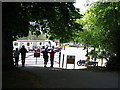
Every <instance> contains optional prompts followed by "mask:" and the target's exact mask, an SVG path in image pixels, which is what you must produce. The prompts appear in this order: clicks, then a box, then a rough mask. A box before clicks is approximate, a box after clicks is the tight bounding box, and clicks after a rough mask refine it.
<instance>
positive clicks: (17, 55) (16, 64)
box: [14, 48, 20, 67]
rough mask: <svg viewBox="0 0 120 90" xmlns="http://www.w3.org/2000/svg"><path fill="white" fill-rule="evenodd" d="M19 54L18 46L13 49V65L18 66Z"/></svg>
mask: <svg viewBox="0 0 120 90" xmlns="http://www.w3.org/2000/svg"><path fill="white" fill-rule="evenodd" d="M19 54H20V52H19V51H18V48H16V50H15V51H14V58H15V66H16V67H18V61H19Z"/></svg>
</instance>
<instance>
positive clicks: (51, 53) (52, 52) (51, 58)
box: [49, 49, 56, 67]
mask: <svg viewBox="0 0 120 90" xmlns="http://www.w3.org/2000/svg"><path fill="white" fill-rule="evenodd" d="M49 53H50V61H51V66H50V67H53V62H54V54H55V53H56V52H55V51H54V50H53V49H52V50H51V52H49Z"/></svg>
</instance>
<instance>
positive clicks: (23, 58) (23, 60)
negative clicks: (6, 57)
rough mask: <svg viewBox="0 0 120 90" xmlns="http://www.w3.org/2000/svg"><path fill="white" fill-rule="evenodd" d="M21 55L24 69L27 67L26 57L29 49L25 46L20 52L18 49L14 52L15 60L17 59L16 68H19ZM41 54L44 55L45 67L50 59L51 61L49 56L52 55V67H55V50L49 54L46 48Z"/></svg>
mask: <svg viewBox="0 0 120 90" xmlns="http://www.w3.org/2000/svg"><path fill="white" fill-rule="evenodd" d="M20 53H21V60H22V67H24V66H25V57H26V53H27V49H26V48H25V46H24V45H23V46H22V48H21V49H20V50H18V48H16V50H15V51H14V53H13V54H14V58H15V66H16V67H18V61H19V54H20ZM41 53H43V58H44V67H46V66H47V63H48V59H49V55H48V53H49V54H50V61H51V66H50V67H53V62H54V54H55V53H56V52H55V51H54V50H53V49H52V50H51V51H50V52H49V51H48V48H46V49H45V50H44V51H42V52H41Z"/></svg>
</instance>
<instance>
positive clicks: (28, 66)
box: [19, 48, 120, 88]
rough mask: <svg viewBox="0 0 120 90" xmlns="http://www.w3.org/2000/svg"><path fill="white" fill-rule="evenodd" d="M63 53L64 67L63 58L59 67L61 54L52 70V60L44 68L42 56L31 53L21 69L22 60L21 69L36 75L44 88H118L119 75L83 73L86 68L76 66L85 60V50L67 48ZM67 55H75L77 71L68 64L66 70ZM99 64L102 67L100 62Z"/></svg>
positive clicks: (56, 55) (56, 56) (56, 57)
mask: <svg viewBox="0 0 120 90" xmlns="http://www.w3.org/2000/svg"><path fill="white" fill-rule="evenodd" d="M90 50H91V49H90ZM61 52H62V54H61V56H63V54H64V56H65V57H64V65H63V67H62V63H63V61H62V60H63V57H61V62H60V66H59V53H56V54H55V60H54V68H50V60H49V62H48V64H47V67H46V68H44V60H43V56H42V54H41V55H40V57H38V58H35V57H34V53H32V52H31V53H27V58H26V63H25V67H21V60H20V61H19V68H20V69H23V70H26V71H29V72H32V73H34V74H36V75H37V76H38V78H39V79H40V80H41V82H42V86H43V87H44V88H118V81H119V79H120V76H119V75H118V73H105V72H104V73H102V72H90V71H83V70H82V69H85V68H86V67H85V66H77V65H76V62H77V61H78V60H79V59H85V54H86V50H83V48H66V50H62V51H61ZM67 55H75V57H76V58H75V69H73V65H71V64H68V65H67V68H66V58H67ZM98 62H99V66H101V62H100V60H98Z"/></svg>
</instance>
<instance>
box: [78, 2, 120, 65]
mask: <svg viewBox="0 0 120 90" xmlns="http://www.w3.org/2000/svg"><path fill="white" fill-rule="evenodd" d="M119 15H120V2H95V3H92V4H91V6H90V8H89V9H88V10H87V11H86V12H85V14H84V16H83V19H82V20H79V21H78V22H82V23H83V24H82V25H83V29H84V30H83V32H80V33H79V34H77V35H79V36H80V37H79V39H80V40H82V41H83V42H84V43H86V42H87V43H89V44H90V45H92V46H94V47H97V48H100V49H102V50H106V51H109V52H110V53H112V54H114V55H115V56H116V57H117V58H120V18H119ZM117 62H119V63H120V60H119V59H118V61H117Z"/></svg>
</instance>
